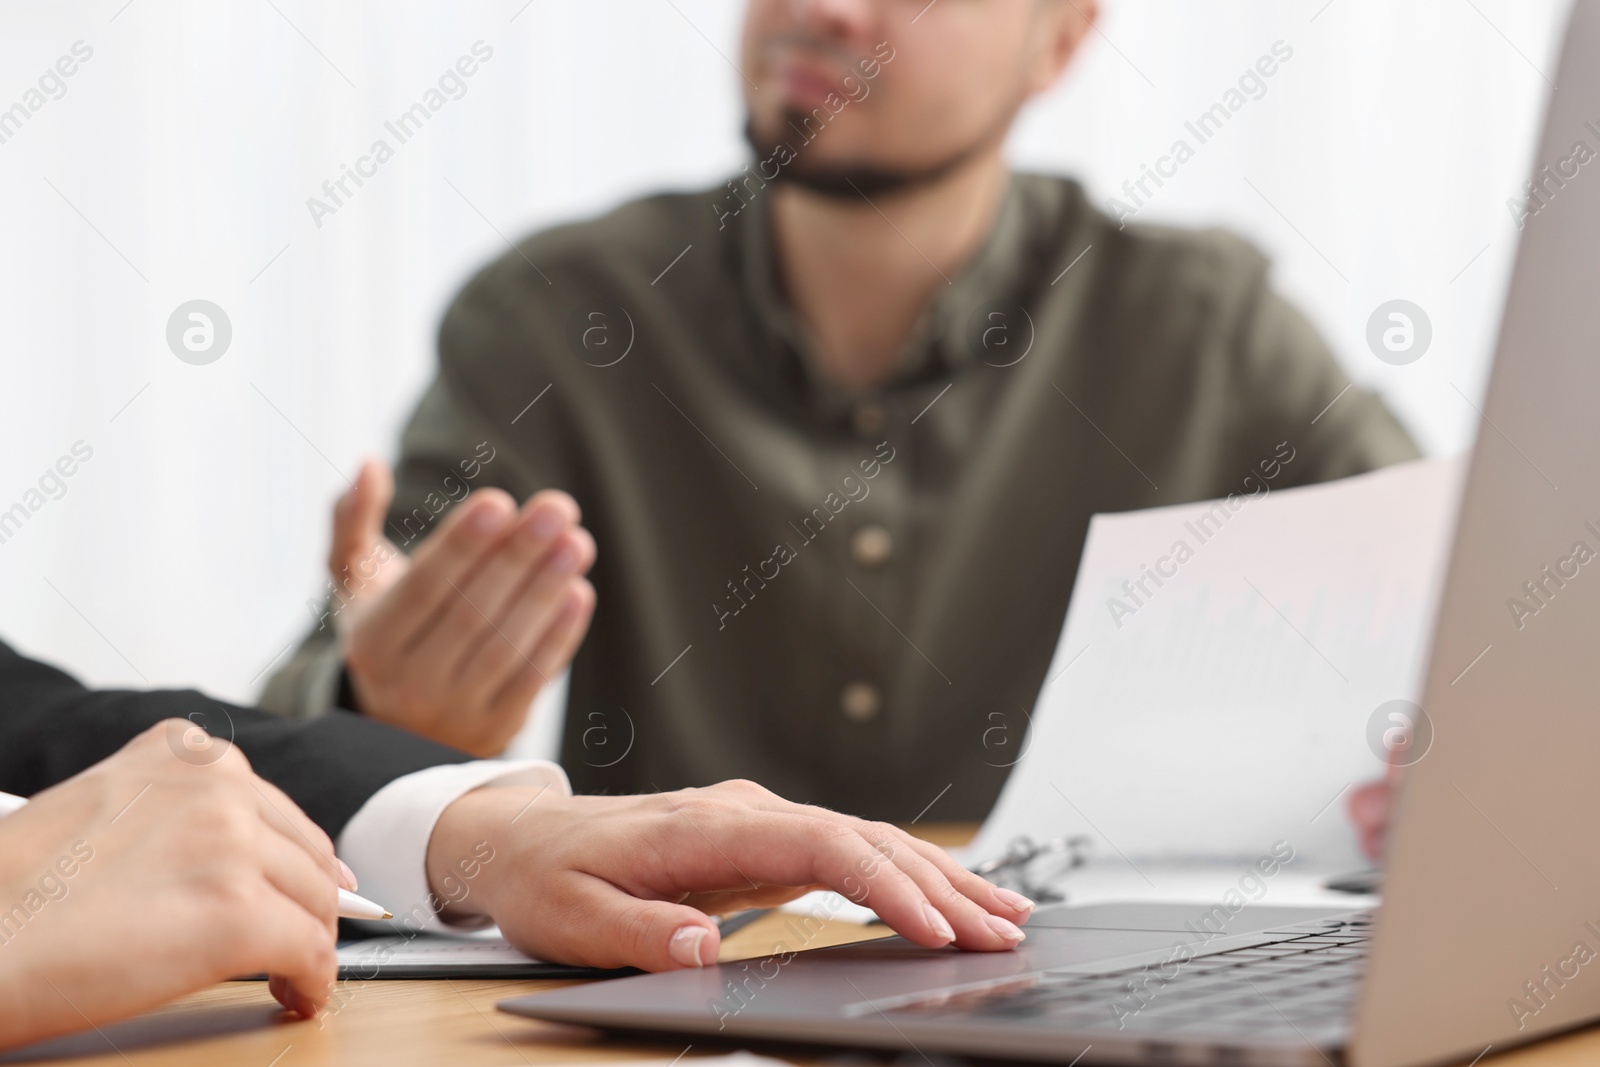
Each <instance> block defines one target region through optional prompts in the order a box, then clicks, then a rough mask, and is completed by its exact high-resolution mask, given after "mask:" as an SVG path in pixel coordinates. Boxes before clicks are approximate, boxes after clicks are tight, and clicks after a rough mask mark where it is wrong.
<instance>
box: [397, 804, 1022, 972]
mask: <svg viewBox="0 0 1600 1067" xmlns="http://www.w3.org/2000/svg"><path fill="white" fill-rule="evenodd" d="M483 842H487V843H488V844H489V845H490V846H492V847H493V849H494V857H495V858H494V861H493V862H492V863H485V864H484V865H483V867H482V872H481V873H480V874H479V875H478V877H477V880H476V881H475V882H474V885H473V889H472V892H471V893H470V894H469V895H468V896H467V897H466V898H464V899H463V900H462V901H461V907H462V912H461V916H462V917H463V918H464V917H466V916H467V915H469V914H471V915H487V916H489V917H490V918H492V919H493V920H494V921H495V922H496V923H497V924H498V925H499V926H500V929H501V931H502V932H503V933H504V934H505V936H506V937H507V938H508V939H509V940H510V941H511V942H512V943H513V944H515V945H516V946H517V947H519V948H521V949H522V950H523V951H525V952H527V953H529V954H530V955H533V956H536V957H539V958H541V959H547V960H553V961H558V962H562V963H574V964H584V965H589V966H596V967H626V966H632V967H640V968H643V969H645V970H648V971H666V970H672V969H675V968H680V967H702V966H706V965H708V964H711V963H715V962H716V959H717V951H718V948H719V946H720V942H721V938H720V935H719V933H718V930H717V926H716V923H715V922H713V921H712V919H711V915H714V914H720V913H726V912H731V911H738V910H741V909H744V908H752V907H770V906H773V905H776V904H781V903H783V902H785V901H788V900H793V899H794V898H796V897H798V896H801V895H803V894H805V893H807V892H810V891H812V890H815V889H834V890H837V891H838V892H839V893H841V894H843V895H844V896H845V897H847V898H848V899H850V900H852V901H854V902H856V903H858V904H863V905H865V906H866V907H869V908H871V909H873V910H874V911H876V912H877V913H878V915H879V916H880V917H882V918H883V920H884V921H885V922H886V923H888V924H889V926H891V927H893V928H894V929H895V930H896V931H897V932H899V933H900V934H901V935H903V936H904V937H906V938H907V939H908V940H911V941H914V942H916V943H917V944H919V945H924V946H926V947H929V948H938V947H942V946H945V945H950V944H954V945H955V946H956V947H958V948H963V949H975V950H980V951H999V950H1004V949H1010V948H1014V947H1016V945H1017V944H1018V943H1019V942H1020V941H1021V940H1022V939H1023V934H1022V931H1021V930H1020V929H1018V928H1017V925H1016V924H1018V923H1021V922H1024V921H1026V919H1027V918H1028V916H1029V914H1030V913H1031V912H1032V910H1033V904H1032V902H1031V901H1029V900H1027V899H1026V898H1025V897H1022V896H1020V895H1019V894H1016V893H1012V892H1010V891H1008V890H1005V889H1000V888H998V887H996V886H993V885H991V884H990V883H989V882H987V881H985V880H984V879H982V878H980V877H978V876H977V875H975V874H972V873H970V872H969V871H967V870H966V869H964V868H963V867H962V866H961V865H960V864H958V863H956V862H955V860H954V859H952V858H951V857H950V855H949V854H948V853H946V852H945V851H944V850H943V849H941V848H938V847H936V846H934V845H930V844H927V843H926V842H923V841H919V840H917V839H916V838H914V837H912V836H911V835H909V834H907V833H905V832H904V831H902V830H899V829H897V828H896V827H894V826H891V825H889V824H887V823H878V822H868V821H866V820H864V819H856V818H852V817H850V816H848V815H841V814H839V813H837V812H833V811H828V810H826V809H824V808H815V807H808V806H805V805H801V804H792V803H790V802H789V801H786V800H784V799H782V798H781V797H779V796H776V795H775V794H773V793H771V792H769V791H767V790H766V789H763V788H762V787H761V786H758V785H755V784H754V783H752V782H742V781H733V782H723V783H721V784H720V785H714V786H711V787H709V788H706V789H685V790H681V791H679V792H675V793H656V794H650V795H646V796H624V797H599V796H577V797H555V796H551V795H541V792H540V790H538V789H529V788H521V787H517V788H509V787H508V788H498V787H491V788H485V789H478V790H474V791H473V792H471V793H468V794H467V795H466V796H464V797H462V798H461V799H460V800H458V801H456V802H455V803H454V804H453V805H451V806H450V807H449V808H448V809H446V811H445V813H444V815H443V816H442V817H441V818H440V820H439V822H438V825H437V826H436V827H435V829H434V832H433V837H432V838H431V840H430V842H429V846H428V871H429V880H430V882H432V883H433V884H434V885H435V886H441V885H447V884H449V883H448V881H447V880H448V879H450V878H451V877H452V875H453V871H454V864H455V863H456V862H457V861H458V860H459V858H460V857H462V856H468V855H472V854H474V852H475V850H477V849H479V848H481V843H483ZM436 892H437V890H436ZM440 896H441V897H444V896H445V894H443V893H441V894H440ZM446 917H447V918H448V917H449V916H448V915H447V916H446ZM805 947H807V946H806V945H805V944H800V943H796V944H790V945H788V946H787V949H788V950H798V949H802V948H805Z"/></svg>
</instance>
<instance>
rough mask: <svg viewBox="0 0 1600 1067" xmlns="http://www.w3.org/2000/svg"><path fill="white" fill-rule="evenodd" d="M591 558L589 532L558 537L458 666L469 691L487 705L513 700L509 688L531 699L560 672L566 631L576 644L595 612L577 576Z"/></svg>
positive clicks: (591, 593)
mask: <svg viewBox="0 0 1600 1067" xmlns="http://www.w3.org/2000/svg"><path fill="white" fill-rule="evenodd" d="M594 557H595V547H594V538H593V537H592V536H590V534H589V531H587V530H585V529H583V528H582V527H577V528H574V529H571V530H567V531H565V532H564V533H562V534H561V535H560V536H559V538H558V539H557V541H556V543H555V544H554V545H553V546H552V548H551V551H550V553H549V555H548V556H546V557H545V559H544V560H543V562H542V565H541V566H540V567H539V569H538V570H536V571H535V572H534V573H533V575H532V577H531V578H529V579H528V581H527V583H526V584H524V585H522V586H520V587H518V589H517V590H516V591H515V593H514V596H513V598H512V601H511V604H510V606H509V608H508V609H507V610H506V612H505V614H504V615H503V616H502V617H501V618H500V620H499V622H497V623H496V625H495V627H494V629H493V630H492V631H491V632H490V633H489V634H487V635H485V639H484V640H483V641H480V642H479V643H478V645H477V647H476V648H474V649H473V650H472V652H471V654H470V656H469V657H468V659H467V662H466V663H465V664H464V665H463V667H462V669H461V672H460V675H459V677H460V679H461V685H462V686H463V687H464V688H465V689H466V690H467V691H468V692H470V693H472V694H474V695H476V696H478V697H479V699H481V700H483V701H484V702H485V703H488V704H491V705H499V704H501V703H504V702H507V701H511V702H514V701H515V699H516V693H513V692H510V691H511V690H515V691H516V692H518V693H520V692H523V691H526V692H527V693H528V697H529V699H532V694H533V693H536V692H538V689H539V687H540V686H541V685H543V684H545V683H546V682H548V681H549V680H550V679H552V678H554V677H555V676H556V675H557V674H560V673H561V671H562V669H563V668H564V667H565V666H566V664H567V659H568V658H570V656H571V649H570V648H568V650H567V651H566V653H565V655H563V654H561V653H562V650H563V649H564V648H567V647H568V646H569V645H570V646H571V648H575V647H576V644H575V643H574V642H572V640H571V637H572V634H571V630H572V629H573V628H574V626H576V627H577V628H578V630H579V633H578V637H579V640H581V639H582V635H583V632H585V631H586V630H587V628H588V625H589V620H588V616H589V614H590V613H591V612H592V611H593V608H594V590H593V588H592V587H589V583H588V582H586V581H584V580H583V579H582V578H581V577H578V576H579V575H581V574H582V573H583V572H584V571H586V570H588V569H589V567H590V565H591V564H592V563H593V562H594ZM558 631H559V632H558ZM552 638H559V640H555V641H552ZM552 653H554V654H552ZM524 707H525V706H524ZM519 710H521V709H519Z"/></svg>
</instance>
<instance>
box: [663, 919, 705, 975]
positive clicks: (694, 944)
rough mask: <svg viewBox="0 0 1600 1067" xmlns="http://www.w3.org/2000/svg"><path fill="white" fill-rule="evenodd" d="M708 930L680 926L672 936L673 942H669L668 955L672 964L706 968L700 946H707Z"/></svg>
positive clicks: (699, 927)
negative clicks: (701, 956)
mask: <svg viewBox="0 0 1600 1067" xmlns="http://www.w3.org/2000/svg"><path fill="white" fill-rule="evenodd" d="M705 940H706V928H705V927H704V926H680V927H678V930H677V932H676V933H674V934H673V935H672V940H671V941H668V942H667V955H669V956H671V957H672V962H673V963H676V964H677V965H678V966H679V967H704V966H705V961H704V960H702V959H701V958H700V946H701V945H703V944H705Z"/></svg>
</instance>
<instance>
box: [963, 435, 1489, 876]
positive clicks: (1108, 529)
mask: <svg viewBox="0 0 1600 1067" xmlns="http://www.w3.org/2000/svg"><path fill="white" fill-rule="evenodd" d="M1291 462H1292V461H1291ZM1291 469H1292V466H1291ZM1464 471H1465V463H1464V462H1463V461H1462V460H1460V459H1451V460H1423V461H1419V462H1415V463H1408V464H1404V465H1401V466H1397V467H1391V468H1388V469H1385V470H1381V471H1377V472H1374V473H1372V474H1366V475H1360V476H1358V477H1354V478H1348V479H1344V480H1341V481H1338V482H1331V483H1326V484H1323V485H1317V486H1309V487H1305V488H1296V489H1282V490H1273V489H1270V488H1269V487H1270V485H1271V483H1270V482H1269V481H1266V480H1265V479H1262V478H1260V477H1257V478H1255V479H1251V480H1248V482H1247V483H1245V484H1242V485H1241V489H1240V492H1239V494H1238V495H1237V496H1235V497H1231V498H1229V499H1228V500H1225V501H1221V502H1215V501H1213V502H1207V503H1201V504H1189V505H1180V506H1174V507H1164V508H1155V509H1150V510H1146V511H1139V512H1128V513H1122V514H1110V515H1096V516H1095V517H1094V519H1093V520H1092V522H1091V523H1090V526H1089V534H1088V538H1087V541H1086V543H1085V546H1084V551H1083V560H1082V563H1081V565H1080V568H1079V571H1078V576H1077V581H1076V584H1075V586H1074V589H1073V595H1072V602H1071V606H1070V607H1069V608H1068V611H1067V619H1066V625H1065V626H1064V627H1063V629H1062V634H1061V639H1060V642H1059V644H1058V645H1057V648H1056V653H1055V657H1054V660H1053V662H1052V663H1051V665H1050V669H1049V672H1048V673H1047V674H1046V676H1045V682H1044V686H1043V689H1042V691H1041V692H1040V695H1039V698H1038V701H1037V702H1036V704H1035V706H1034V708H1033V709H1032V712H1031V715H1030V725H1029V729H1028V732H1027V736H1026V738H1025V740H1024V741H1023V743H1022V746H1021V752H1020V753H1018V754H1016V755H1015V756H1013V758H1014V759H1015V760H1016V766H1015V769H1014V770H1013V771H1012V774H1011V777H1010V779H1009V780H1008V782H1007V784H1006V787H1005V790H1004V792H1003V793H1002V795H1001V797H1000V800H999V802H998V804H997V805H996V807H995V809H994V811H993V813H992V814H991V815H990V817H989V819H988V820H987V821H986V822H985V823H984V826H983V829H982V831H981V832H980V833H979V836H978V839H977V840H976V841H975V842H974V844H973V846H972V848H971V849H970V851H968V852H967V854H966V858H967V859H968V860H970V861H981V860H984V859H988V858H991V857H993V856H997V855H999V854H1001V853H1003V852H1004V851H1005V849H1006V846H1007V844H1008V843H1009V842H1010V841H1011V840H1013V839H1014V838H1015V837H1017V836H1018V835H1022V834H1026V835H1029V836H1031V837H1032V838H1034V840H1036V841H1041V842H1042V841H1044V840H1047V839H1050V838H1055V837H1059V836H1061V835H1063V834H1077V833H1082V834H1086V835H1088V836H1089V837H1090V838H1091V840H1092V841H1093V842H1094V844H1093V846H1092V852H1093V856H1094V859H1095V860H1096V861H1099V860H1109V861H1111V862H1124V863H1132V864H1133V865H1135V866H1137V865H1138V863H1139V861H1140V860H1141V858H1143V859H1149V860H1174V859H1187V858H1200V857H1205V858H1210V859H1223V860H1226V859H1227V858H1228V857H1238V859H1239V860H1240V861H1241V862H1248V861H1250V860H1253V859H1254V858H1256V857H1259V856H1260V855H1262V854H1263V853H1266V852H1268V851H1270V850H1271V848H1272V846H1273V844H1274V843H1275V842H1280V841H1281V842H1286V843H1287V844H1288V845H1289V846H1291V847H1292V848H1293V849H1294V850H1295V853H1296V855H1297V860H1296V867H1297V868H1298V869H1300V870H1305V869H1307V868H1310V867H1315V868H1319V869H1326V870H1339V869H1345V868H1354V867H1357V866H1360V865H1362V861H1361V858H1360V854H1359V851H1358V849H1357V846H1356V842H1355V837H1354V835H1353V834H1352V833H1351V831H1350V829H1349V824H1348V820H1347V816H1346V814H1345V798H1346V796H1347V795H1348V790H1349V789H1350V788H1351V787H1352V786H1353V785H1356V784H1360V783H1362V782H1364V781H1366V780H1368V779H1371V778H1374V777H1377V776H1378V775H1380V774H1381V773H1382V770H1383V764H1382V761H1381V759H1380V756H1379V752H1381V743H1380V747H1379V748H1378V749H1377V750H1375V749H1374V748H1373V747H1372V745H1371V744H1370V743H1369V739H1368V738H1369V720H1372V719H1373V717H1374V713H1375V712H1376V711H1377V710H1378V709H1379V707H1380V706H1381V705H1384V704H1385V703H1387V702H1389V701H1393V700H1397V699H1404V700H1412V701H1415V700H1417V699H1418V694H1419V690H1420V687H1421V684H1422V678H1423V668H1424V659H1425V656H1426V654H1427V648H1428V643H1429V639H1430V637H1431V633H1432V624H1433V619H1434V616H1435V611H1436V603H1437V600H1438V596H1439V592H1440V590H1439V585H1440V582H1441V580H1442V576H1443V573H1444V564H1445V561H1446V560H1445V557H1446V555H1447V553H1448V551H1449V547H1450V538H1451V533H1452V530H1453V528H1454V520H1455V513H1456V507H1457V503H1458V498H1459V493H1460V485H1461V479H1462V476H1463V474H1464ZM1251 492H1254V493H1255V495H1247V494H1250V493H1251ZM1385 725H1388V720H1386V721H1385ZM1377 736H1378V737H1379V738H1381V737H1382V731H1381V730H1380V731H1379V732H1378V734H1377Z"/></svg>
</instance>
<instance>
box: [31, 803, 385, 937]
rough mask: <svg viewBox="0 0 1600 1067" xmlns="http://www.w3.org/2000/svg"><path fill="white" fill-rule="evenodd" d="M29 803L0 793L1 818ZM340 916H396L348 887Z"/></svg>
mask: <svg viewBox="0 0 1600 1067" xmlns="http://www.w3.org/2000/svg"><path fill="white" fill-rule="evenodd" d="M27 803H28V798H27V797H19V796H16V795H14V794H12V793H0V818H4V817H5V816H7V815H10V814H11V813H12V812H14V811H16V810H17V809H18V808H20V807H22V806H23V805H25V804H27ZM339 918H341V919H392V918H394V916H393V915H392V914H390V912H389V910H388V909H387V908H385V907H384V906H383V905H381V904H374V903H373V902H372V901H370V900H368V899H367V898H366V897H364V896H360V895H359V894H356V893H352V892H350V890H348V889H341V890H339Z"/></svg>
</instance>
